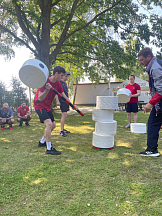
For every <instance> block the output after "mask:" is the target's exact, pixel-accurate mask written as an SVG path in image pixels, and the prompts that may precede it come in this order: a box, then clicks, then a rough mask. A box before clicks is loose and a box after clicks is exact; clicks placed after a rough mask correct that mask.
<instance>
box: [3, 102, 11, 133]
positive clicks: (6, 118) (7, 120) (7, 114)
mask: <svg viewBox="0 0 162 216" xmlns="http://www.w3.org/2000/svg"><path fill="white" fill-rule="evenodd" d="M13 123H14V117H13V111H12V109H11V108H10V107H9V106H8V103H6V102H5V103H4V104H3V107H2V108H1V109H0V125H1V130H3V129H4V127H5V124H9V128H10V129H12V124H13Z"/></svg>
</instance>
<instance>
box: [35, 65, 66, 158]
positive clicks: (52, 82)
mask: <svg viewBox="0 0 162 216" xmlns="http://www.w3.org/2000/svg"><path fill="white" fill-rule="evenodd" d="M64 74H65V69H64V68H63V67H61V66H56V67H55V68H54V70H53V75H52V76H51V77H49V78H48V79H47V83H46V85H44V86H43V87H42V88H39V89H37V93H36V95H35V98H34V108H35V111H36V113H37V114H38V116H39V119H40V122H41V123H44V124H45V125H46V129H45V134H44V135H43V137H42V139H41V141H39V144H38V147H43V146H47V151H46V154H51V155H59V154H61V152H60V151H57V150H56V149H55V148H53V147H52V146H51V132H52V131H53V130H54V128H55V127H56V123H55V119H54V116H53V114H52V111H51V104H52V101H53V99H54V97H55V95H56V94H55V93H54V92H53V91H50V89H51V87H53V88H54V89H56V90H57V91H58V92H59V93H60V94H62V96H63V97H64V98H66V99H67V100H68V101H69V99H68V97H67V96H66V95H65V93H64V91H63V88H62V85H61V83H60V80H61V79H62V77H63V76H64ZM69 102H70V101H69Z"/></svg>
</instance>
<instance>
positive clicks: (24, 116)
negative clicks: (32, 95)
mask: <svg viewBox="0 0 162 216" xmlns="http://www.w3.org/2000/svg"><path fill="white" fill-rule="evenodd" d="M17 115H18V118H17V121H18V122H19V123H20V124H19V126H20V127H21V126H22V124H23V121H24V122H25V124H26V126H29V121H30V120H31V118H32V116H31V114H30V110H29V107H28V106H26V102H25V101H22V102H21V106H19V107H18V108H17Z"/></svg>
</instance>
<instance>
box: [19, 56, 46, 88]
mask: <svg viewBox="0 0 162 216" xmlns="http://www.w3.org/2000/svg"><path fill="white" fill-rule="evenodd" d="M48 76H49V70H48V68H47V66H46V65H45V64H44V63H43V62H42V61H40V60H38V59H29V60H27V61H26V62H25V63H24V64H23V66H22V67H21V68H20V70H19V78H20V80H21V81H22V82H23V83H24V84H25V85H27V86H28V87H30V88H41V87H42V86H44V84H45V83H46V81H47V78H48Z"/></svg>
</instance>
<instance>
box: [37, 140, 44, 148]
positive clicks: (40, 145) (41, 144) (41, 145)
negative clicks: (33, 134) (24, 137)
mask: <svg viewBox="0 0 162 216" xmlns="http://www.w3.org/2000/svg"><path fill="white" fill-rule="evenodd" d="M45 146H46V142H44V143H41V142H40V141H39V144H38V147H45Z"/></svg>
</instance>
